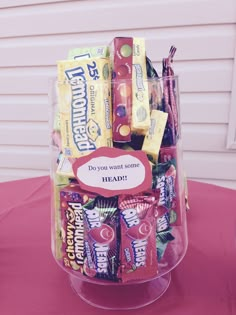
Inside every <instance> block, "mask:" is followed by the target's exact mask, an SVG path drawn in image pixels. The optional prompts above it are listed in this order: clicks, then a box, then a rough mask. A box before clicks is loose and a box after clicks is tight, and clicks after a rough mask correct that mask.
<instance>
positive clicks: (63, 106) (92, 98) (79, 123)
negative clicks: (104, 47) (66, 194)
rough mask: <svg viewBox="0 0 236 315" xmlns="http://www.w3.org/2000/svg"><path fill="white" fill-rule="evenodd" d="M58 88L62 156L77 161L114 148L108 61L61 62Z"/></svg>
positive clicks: (82, 60) (101, 59) (59, 63)
mask: <svg viewBox="0 0 236 315" xmlns="http://www.w3.org/2000/svg"><path fill="white" fill-rule="evenodd" d="M58 85H59V86H58V87H59V89H58V90H59V111H60V124H61V138H62V153H63V154H64V155H65V156H67V157H75V158H77V157H80V156H83V155H87V154H89V153H91V152H93V151H94V150H96V149H98V148H100V147H103V146H106V147H111V146H112V108H111V71H110V61H109V59H108V58H99V59H96V58H89V59H81V60H65V61H59V62H58Z"/></svg>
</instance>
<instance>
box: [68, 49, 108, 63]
mask: <svg viewBox="0 0 236 315" xmlns="http://www.w3.org/2000/svg"><path fill="white" fill-rule="evenodd" d="M109 56H110V51H109V47H108V46H96V47H83V48H74V49H71V50H70V51H69V54H68V59H75V60H77V59H82V58H104V57H105V58H106V57H109Z"/></svg>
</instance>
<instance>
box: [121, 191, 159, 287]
mask: <svg viewBox="0 0 236 315" xmlns="http://www.w3.org/2000/svg"><path fill="white" fill-rule="evenodd" d="M155 203H156V202H155V197H154V196H143V195H139V196H130V195H121V196H119V209H120V224H121V250H120V260H121V262H120V264H121V266H120V276H121V280H122V282H130V281H133V280H145V279H149V278H152V277H155V276H156V275H157V273H158V266H157V257H156V238H155V236H156V207H155Z"/></svg>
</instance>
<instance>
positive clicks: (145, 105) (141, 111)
mask: <svg viewBox="0 0 236 315" xmlns="http://www.w3.org/2000/svg"><path fill="white" fill-rule="evenodd" d="M132 83H133V84H132V121H131V130H132V132H133V133H136V134H139V135H145V134H146V133H147V131H148V129H149V126H150V108H149V95H148V82H147V68H146V51H145V40H144V38H136V37H134V38H133V60H132Z"/></svg>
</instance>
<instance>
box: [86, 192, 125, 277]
mask: <svg viewBox="0 0 236 315" xmlns="http://www.w3.org/2000/svg"><path fill="white" fill-rule="evenodd" d="M84 227H85V235H84V240H85V243H84V244H85V255H86V259H85V264H84V273H85V274H86V275H87V276H89V277H96V278H99V279H104V280H112V281H118V276H117V271H118V264H119V246H120V242H119V240H120V237H119V229H120V227H119V212H118V208H117V197H112V198H105V197H102V196H98V197H96V199H95V200H92V201H91V202H90V203H88V204H87V205H85V206H84Z"/></svg>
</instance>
